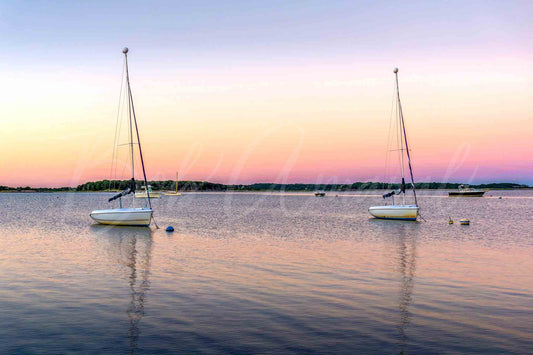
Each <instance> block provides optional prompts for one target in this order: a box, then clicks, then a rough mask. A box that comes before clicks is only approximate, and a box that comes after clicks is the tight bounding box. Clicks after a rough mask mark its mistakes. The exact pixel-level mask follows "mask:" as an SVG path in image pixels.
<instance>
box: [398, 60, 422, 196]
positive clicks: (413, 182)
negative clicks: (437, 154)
mask: <svg viewBox="0 0 533 355" xmlns="http://www.w3.org/2000/svg"><path fill="white" fill-rule="evenodd" d="M394 75H395V76H396V92H397V93H398V108H399V110H398V111H399V115H400V122H401V125H402V126H401V129H402V131H403V140H404V142H405V152H406V153H407V162H408V164H409V173H410V174H411V185H413V195H414V197H415V205H417V206H418V202H417V200H416V190H415V179H414V177H413V168H412V167H411V155H410V154H409V145H408V144H407V133H406V131H405V121H404V119H403V111H402V102H401V101H400V86H399V85H398V68H394ZM402 149H403V147H402ZM403 186H405V182H404V177H403V151H402V187H403ZM404 195H405V191H404Z"/></svg>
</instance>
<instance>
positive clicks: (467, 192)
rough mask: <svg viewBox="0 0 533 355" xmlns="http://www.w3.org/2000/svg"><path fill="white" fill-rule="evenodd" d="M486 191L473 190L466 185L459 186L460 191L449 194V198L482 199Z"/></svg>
mask: <svg viewBox="0 0 533 355" xmlns="http://www.w3.org/2000/svg"><path fill="white" fill-rule="evenodd" d="M485 192H486V191H485V190H478V189H472V188H470V187H468V186H465V185H459V190H458V191H450V192H448V196H449V197H459V196H464V197H482V196H483V195H484V194H485Z"/></svg>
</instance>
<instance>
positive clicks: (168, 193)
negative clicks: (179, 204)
mask: <svg viewBox="0 0 533 355" xmlns="http://www.w3.org/2000/svg"><path fill="white" fill-rule="evenodd" d="M165 196H181V194H180V193H179V192H178V173H177V172H176V192H167V193H165Z"/></svg>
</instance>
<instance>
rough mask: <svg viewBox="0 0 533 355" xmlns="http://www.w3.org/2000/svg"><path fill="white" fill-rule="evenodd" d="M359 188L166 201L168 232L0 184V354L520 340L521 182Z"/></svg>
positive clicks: (532, 228) (532, 281) (88, 199)
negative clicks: (387, 201)
mask: <svg viewBox="0 0 533 355" xmlns="http://www.w3.org/2000/svg"><path fill="white" fill-rule="evenodd" d="M370 195H372V193H370ZM370 195H362V196H354V194H344V195H339V197H335V196H334V194H328V196H326V197H325V198H316V197H314V196H309V195H289V194H286V195H283V194H275V195H272V194H188V195H182V196H179V197H172V196H165V197H163V198H162V199H160V200H156V201H154V205H155V209H156V215H155V216H156V221H157V222H158V224H159V225H160V226H161V227H166V226H168V225H172V226H174V227H175V229H176V232H174V233H166V232H165V231H164V229H159V230H156V229H155V228H154V227H152V228H151V229H148V228H143V227H115V228H109V227H103V226H97V225H93V224H92V221H91V220H90V218H89V215H88V214H89V212H90V211H91V210H92V209H96V208H100V207H107V206H108V205H107V203H106V202H105V201H106V197H107V196H108V194H100V193H95V194H0V209H1V213H0V353H6V352H10V353H68V352H84V353H113V354H121V353H131V352H132V351H134V352H136V353H163V352H172V353H176V352H185V353H193V352H194V353H198V352H199V353H302V352H303V353H347V354H353V353H361V352H365V353H400V352H404V353H408V354H409V353H528V352H529V353H531V351H532V349H533V339H532V337H533V334H532V329H533V276H532V275H533V191H505V192H503V191H491V192H489V193H488V194H487V197H484V198H447V197H444V195H445V192H436V193H435V192H422V196H421V197H420V200H419V203H420V205H421V206H422V215H423V217H424V218H425V220H426V221H425V222H418V223H417V222H396V221H380V220H374V219H370V218H369V215H368V213H367V208H368V206H370V205H372V204H379V203H381V201H382V200H381V198H380V197H377V196H370ZM498 196H503V198H502V199H498V198H497V197H498ZM449 216H450V217H452V218H453V219H454V220H455V222H456V223H455V224H453V225H448V217H449ZM464 217H467V218H469V219H470V220H471V225H470V226H460V225H459V223H458V222H459V219H460V218H464Z"/></svg>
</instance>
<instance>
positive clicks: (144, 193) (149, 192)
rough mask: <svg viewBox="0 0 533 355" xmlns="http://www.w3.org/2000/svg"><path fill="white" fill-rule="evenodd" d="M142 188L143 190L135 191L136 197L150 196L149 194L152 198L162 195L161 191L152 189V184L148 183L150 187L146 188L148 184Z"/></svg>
mask: <svg viewBox="0 0 533 355" xmlns="http://www.w3.org/2000/svg"><path fill="white" fill-rule="evenodd" d="M142 189H143V191H139V192H136V193H135V198H148V196H150V198H160V197H161V194H160V193H159V192H153V191H152V187H151V186H150V185H148V189H147V188H146V186H143V187H142Z"/></svg>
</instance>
